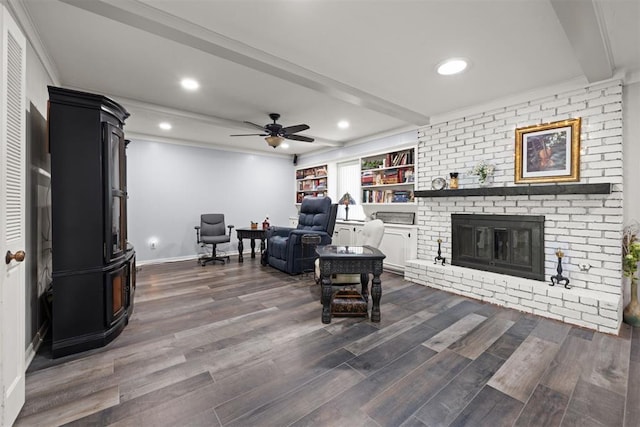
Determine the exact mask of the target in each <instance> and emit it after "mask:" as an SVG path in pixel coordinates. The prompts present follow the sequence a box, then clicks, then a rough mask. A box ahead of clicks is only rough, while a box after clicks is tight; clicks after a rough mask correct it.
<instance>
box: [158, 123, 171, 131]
mask: <svg viewBox="0 0 640 427" xmlns="http://www.w3.org/2000/svg"><path fill="white" fill-rule="evenodd" d="M158 126H160V129H162V130H171V123H167V122H162V123H160V124H159V125H158Z"/></svg>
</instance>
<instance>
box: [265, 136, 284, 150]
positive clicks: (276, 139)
mask: <svg viewBox="0 0 640 427" xmlns="http://www.w3.org/2000/svg"><path fill="white" fill-rule="evenodd" d="M264 140H265V141H267V144H269V146H271V147H273V148H276V147H278V146H279V145H280V144H281V143H282V141H284V138H283V137H281V136H277V135H275V136H274V135H272V136H268V137H266V138H265V139H264Z"/></svg>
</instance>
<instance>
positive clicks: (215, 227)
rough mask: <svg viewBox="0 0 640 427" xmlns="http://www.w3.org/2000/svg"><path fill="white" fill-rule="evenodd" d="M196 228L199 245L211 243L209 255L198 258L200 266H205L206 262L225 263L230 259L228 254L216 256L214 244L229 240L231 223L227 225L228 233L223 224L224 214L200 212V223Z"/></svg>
mask: <svg viewBox="0 0 640 427" xmlns="http://www.w3.org/2000/svg"><path fill="white" fill-rule="evenodd" d="M194 228H195V229H196V238H197V243H199V244H200V245H201V246H206V245H211V247H212V248H211V255H205V256H202V257H200V258H198V262H199V263H200V265H201V266H203V267H204V266H205V264H206V263H208V262H216V261H219V262H221V263H223V264H224V263H225V260H227V261H230V258H229V255H226V256H217V255H216V245H218V244H219V243H227V242H230V241H231V229H232V228H233V225H229V226H227V228H228V229H229V233H228V234H227V232H226V230H225V226H224V214H202V215H200V225H196V226H195V227H194Z"/></svg>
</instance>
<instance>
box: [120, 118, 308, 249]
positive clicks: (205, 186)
mask: <svg viewBox="0 0 640 427" xmlns="http://www.w3.org/2000/svg"><path fill="white" fill-rule="evenodd" d="M125 135H126V125H125ZM294 176H295V175H294V166H293V164H292V163H291V160H290V158H288V157H287V158H285V157H274V156H264V155H263V156H257V155H253V154H246V153H237V152H230V151H222V150H217V149H207V148H200V147H192V146H187V145H176V144H166V143H161V142H152V141H144V140H132V141H131V143H130V144H129V147H128V148H127V189H128V193H129V204H128V208H129V212H128V221H129V236H128V237H129V241H130V242H131V243H132V244H133V245H134V246H135V248H136V253H137V260H138V262H141V261H142V262H144V261H161V260H171V259H186V258H192V257H195V256H196V254H197V253H198V252H199V250H200V248H199V247H198V245H197V244H196V235H195V230H194V229H193V227H194V226H195V225H198V224H199V223H200V214H203V213H218V212H219V213H224V214H225V222H226V223H227V225H229V224H233V225H235V226H236V227H248V226H249V225H250V221H256V222H260V223H262V221H263V220H264V219H265V217H266V216H269V219H270V222H271V224H272V225H282V226H286V225H287V224H288V219H289V216H292V215H296V213H297V210H296V208H295V206H294V203H293V200H294V186H293V180H294ZM232 236H233V238H232V239H231V243H230V244H227V245H222V246H219V247H218V251H223V252H229V253H230V254H232V255H233V254H236V253H237V239H236V238H235V233H233V234H232ZM150 239H156V240H157V242H158V244H157V247H156V249H151V248H150V247H149V240H150ZM247 243H248V242H247ZM248 247H249V245H248V244H245V249H247V248H248Z"/></svg>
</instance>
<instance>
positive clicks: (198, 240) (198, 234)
mask: <svg viewBox="0 0 640 427" xmlns="http://www.w3.org/2000/svg"><path fill="white" fill-rule="evenodd" d="M193 228H195V230H196V243H200V226H199V225H196V226H195V227H193Z"/></svg>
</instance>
